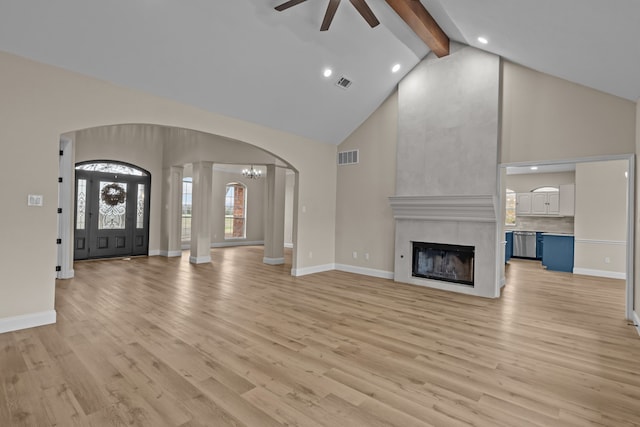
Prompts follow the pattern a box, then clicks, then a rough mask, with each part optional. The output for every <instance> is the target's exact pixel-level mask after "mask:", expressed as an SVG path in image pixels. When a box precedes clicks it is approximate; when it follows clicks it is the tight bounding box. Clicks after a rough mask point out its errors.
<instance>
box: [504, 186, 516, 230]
mask: <svg viewBox="0 0 640 427" xmlns="http://www.w3.org/2000/svg"><path fill="white" fill-rule="evenodd" d="M505 209H506V210H505V215H504V224H505V225H516V192H515V191H513V190H510V189H508V188H507V192H506V196H505Z"/></svg>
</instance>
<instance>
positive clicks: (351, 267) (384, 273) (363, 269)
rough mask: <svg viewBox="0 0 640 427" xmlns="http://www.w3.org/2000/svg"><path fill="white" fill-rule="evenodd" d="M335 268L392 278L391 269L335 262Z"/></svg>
mask: <svg viewBox="0 0 640 427" xmlns="http://www.w3.org/2000/svg"><path fill="white" fill-rule="evenodd" d="M335 269H336V270H339V271H346V272H347V273H356V274H362V275H364V276H371V277H379V278H381V279H391V280H393V278H394V274H393V271H384V270H376V269H373V268H366V267H357V266H355V265H347V264H336V268H335Z"/></svg>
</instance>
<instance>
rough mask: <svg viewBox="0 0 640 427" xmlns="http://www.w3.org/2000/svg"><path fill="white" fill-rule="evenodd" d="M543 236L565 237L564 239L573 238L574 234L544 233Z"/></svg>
mask: <svg viewBox="0 0 640 427" xmlns="http://www.w3.org/2000/svg"><path fill="white" fill-rule="evenodd" d="M542 235H543V236H563V237H573V234H572V233H542Z"/></svg>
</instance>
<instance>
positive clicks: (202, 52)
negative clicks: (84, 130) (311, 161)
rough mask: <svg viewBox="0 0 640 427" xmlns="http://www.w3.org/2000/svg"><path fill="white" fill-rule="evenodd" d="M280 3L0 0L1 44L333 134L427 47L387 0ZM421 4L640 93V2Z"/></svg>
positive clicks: (592, 80)
mask: <svg viewBox="0 0 640 427" xmlns="http://www.w3.org/2000/svg"><path fill="white" fill-rule="evenodd" d="M283 1H284V0H232V1H220V0H180V1H176V0H109V1H101V2H93V1H86V0H57V1H50V0H0V50H3V51H6V52H10V53H14V54H18V55H21V56H24V57H27V58H30V59H34V60H37V61H40V62H44V63H48V64H52V65H56V66H59V67H62V68H65V69H68V70H72V71H76V72H79V73H82V74H86V75H90V76H94V77H97V78H100V79H103V80H107V81H110V82H113V83H116V84H119V85H122V86H125V87H130V88H135V89H138V90H142V91H145V92H148V93H151V94H155V95H159V96H162V97H166V98H170V99H173V100H176V101H179V102H182V103H185V104H190V105H194V106H197V107H199V108H202V109H205V110H208V111H212V112H216V113H219V114H223V115H227V116H231V117H236V118H240V119H243V120H246V121H250V122H254V123H258V124H262V125H265V126H268V127H272V128H276V129H280V130H284V131H287V132H291V133H294V134H297V135H301V136H304V137H307V138H311V139H314V140H317V141H320V142H325V143H329V144H339V143H340V142H342V141H343V140H344V139H345V138H346V137H347V136H348V135H349V134H350V133H351V132H353V130H355V129H356V128H357V127H358V126H359V125H360V124H361V123H362V122H363V121H364V120H365V119H366V118H367V117H368V116H369V115H370V114H371V113H372V112H373V111H374V110H375V109H376V108H377V107H378V106H379V105H380V104H381V103H382V101H384V99H385V98H386V97H387V96H388V95H389V94H390V93H392V92H393V90H394V89H395V87H396V85H397V83H398V82H399V81H400V80H401V79H402V77H403V76H404V75H405V74H406V73H407V72H408V71H410V70H411V68H413V67H414V66H415V65H416V64H417V63H418V62H419V61H420V60H421V59H422V58H423V57H424V56H425V55H426V54H427V53H428V52H429V50H428V48H427V47H426V45H425V44H424V43H423V42H422V41H421V40H420V39H419V38H418V37H417V36H416V35H415V34H414V33H413V31H412V30H410V29H409V27H408V26H407V25H406V24H405V22H404V21H403V20H402V19H401V18H400V17H399V16H398V15H397V14H396V13H395V12H394V11H393V10H392V9H391V7H390V6H389V5H388V4H387V3H386V2H385V0H368V1H367V3H368V4H369V6H370V8H371V9H372V11H373V12H374V13H375V15H376V16H377V18H378V19H379V20H380V22H381V24H380V25H378V26H377V27H375V28H370V27H369V25H368V24H367V23H366V22H365V20H364V19H362V17H361V16H360V14H358V12H357V11H356V10H355V8H354V7H353V6H352V5H351V4H350V3H349V2H347V1H343V2H342V3H341V5H340V7H339V8H338V10H337V13H336V15H335V17H334V20H333V22H332V24H331V28H330V29H329V31H325V32H320V31H319V28H320V24H321V22H322V19H323V16H324V13H325V10H326V8H327V3H328V0H308V1H306V2H304V3H302V4H299V5H297V6H296V7H292V8H290V9H288V10H286V11H284V12H277V11H275V10H274V7H275V6H277V5H278V4H281V3H283ZM411 1H417V0H411ZM421 2H422V4H423V5H424V6H425V7H426V8H427V9H428V10H429V12H430V13H431V14H432V15H433V17H434V18H435V20H436V21H437V22H438V23H439V24H440V26H441V27H442V28H443V29H444V31H445V33H446V34H447V35H448V36H449V37H450V38H451V39H452V40H454V41H457V42H460V43H464V44H469V45H472V46H476V47H478V48H480V49H484V50H487V51H490V52H493V53H496V54H498V55H501V56H503V57H504V58H506V59H508V60H511V61H514V62H516V63H519V64H522V65H525V66H528V67H531V68H533V69H536V70H539V71H543V72H546V73H549V74H552V75H555V76H558V77H562V78H565V79H568V80H571V81H573V82H576V83H579V84H583V85H586V86H589V87H592V88H595V89H598V90H601V91H604V92H607V93H610V94H613V95H616V96H620V97H623V98H626V99H629V100H632V101H636V100H637V99H638V98H639V97H640V25H638V21H639V20H640V2H639V1H637V0H616V1H610V0H519V1H514V0H421ZM479 36H483V37H486V38H487V39H488V41H489V42H488V44H486V45H483V44H481V43H479V42H478V41H477V38H478V37H479ZM395 64H400V70H399V71H398V72H396V73H393V72H392V71H391V68H392V66H393V65H395ZM326 68H331V69H332V70H333V74H332V75H331V76H330V77H324V75H323V71H324V70H325V69H326ZM343 76H344V77H346V78H348V79H349V80H351V81H352V84H351V86H350V87H349V88H348V89H343V88H341V87H338V86H337V85H336V81H337V80H338V79H339V78H340V77H343Z"/></svg>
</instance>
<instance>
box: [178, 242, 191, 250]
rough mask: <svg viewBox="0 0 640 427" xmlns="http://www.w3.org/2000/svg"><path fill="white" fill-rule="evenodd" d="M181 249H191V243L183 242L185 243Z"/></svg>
mask: <svg viewBox="0 0 640 427" xmlns="http://www.w3.org/2000/svg"><path fill="white" fill-rule="evenodd" d="M180 249H182V250H183V251H184V250H185V249H191V243H183V244H182V245H181V246H180Z"/></svg>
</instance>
